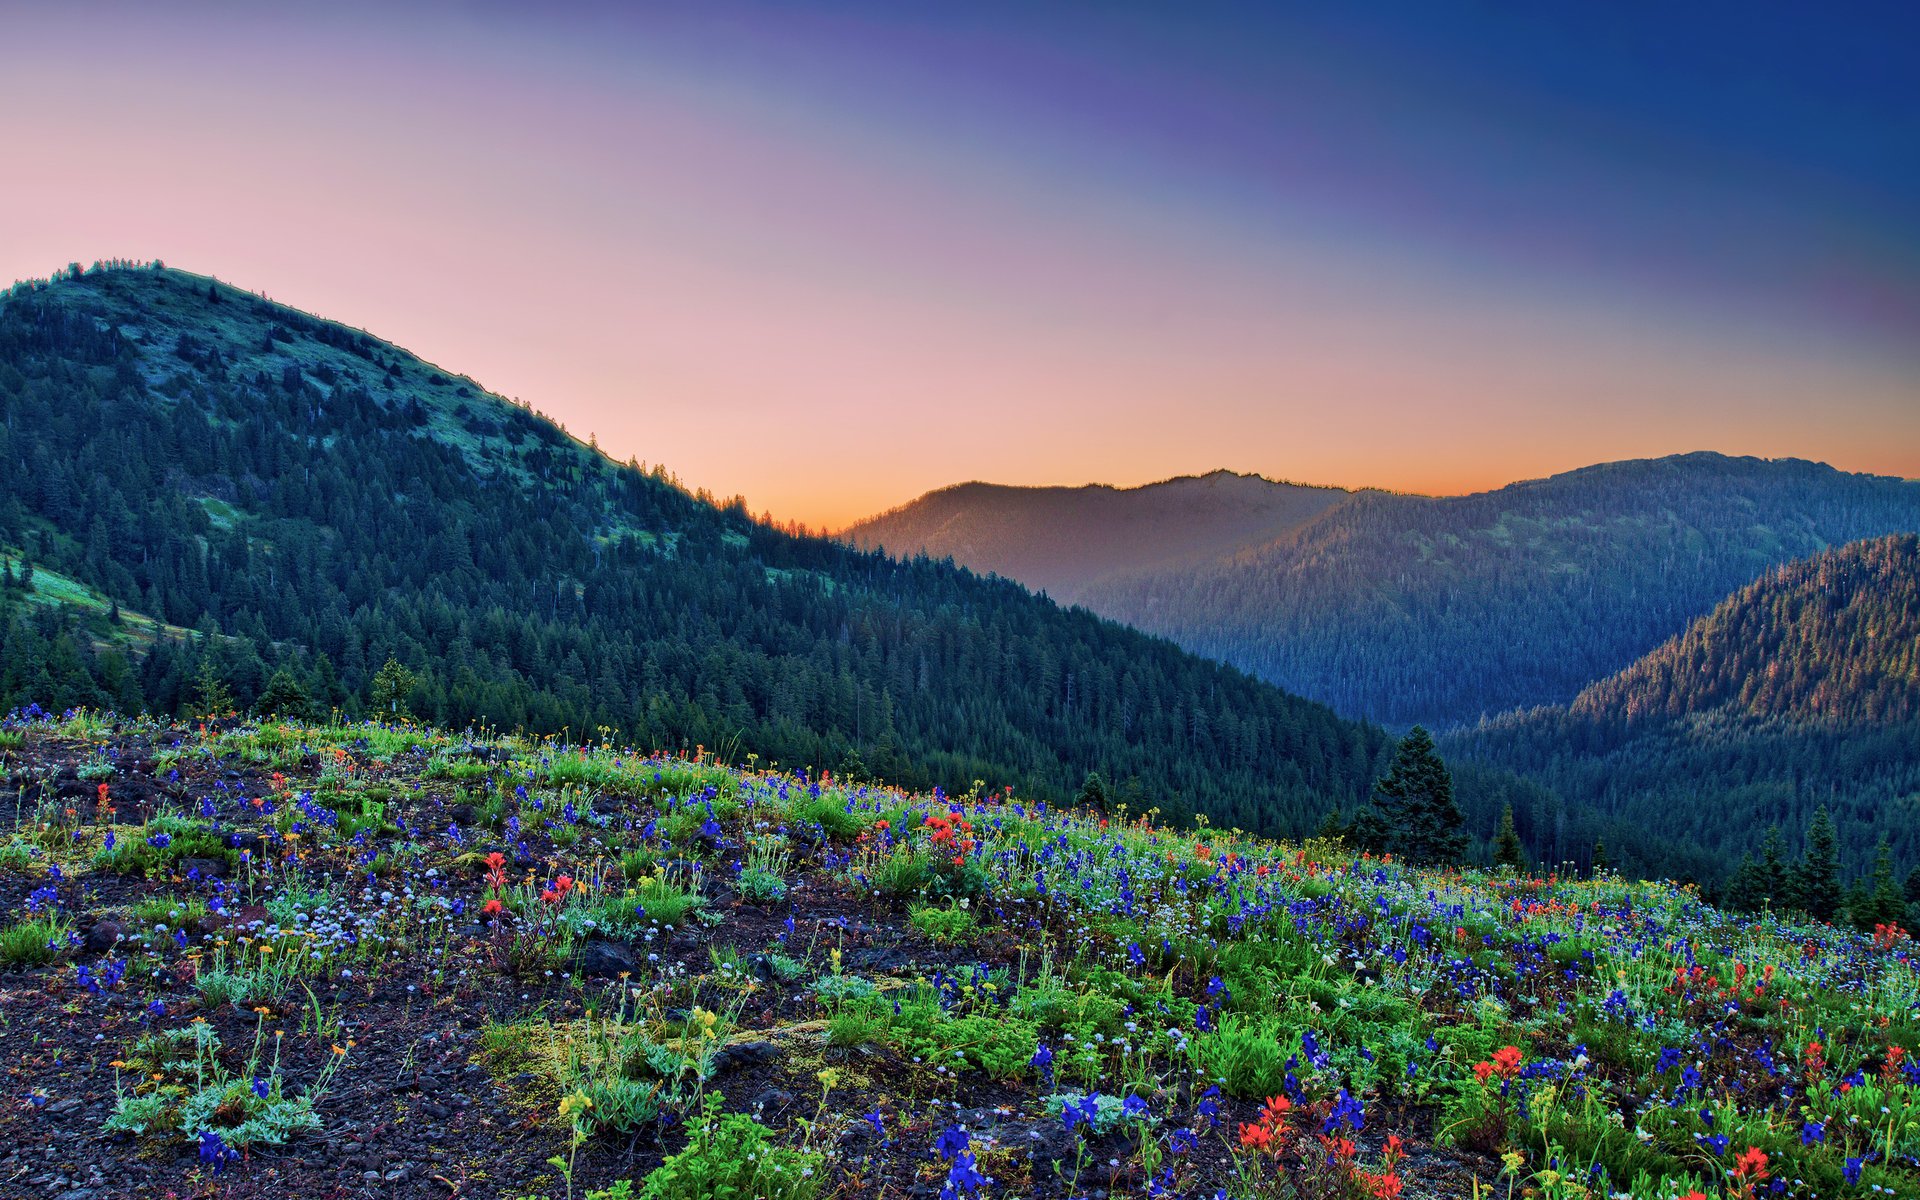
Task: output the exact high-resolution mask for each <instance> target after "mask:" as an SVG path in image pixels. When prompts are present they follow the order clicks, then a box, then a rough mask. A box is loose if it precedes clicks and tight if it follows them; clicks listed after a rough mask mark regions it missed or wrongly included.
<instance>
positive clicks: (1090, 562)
mask: <svg viewBox="0 0 1920 1200" xmlns="http://www.w3.org/2000/svg"><path fill="white" fill-rule="evenodd" d="M1352 495H1353V493H1351V492H1349V491H1347V490H1346V489H1344V488H1330V487H1310V486H1307V485H1304V484H1297V483H1279V482H1275V481H1274V480H1271V479H1265V478H1262V477H1261V476H1258V475H1238V474H1235V473H1234V472H1232V471H1215V472H1213V473H1212V474H1209V475H1198V476H1194V475H1186V476H1181V477H1179V478H1177V479H1168V480H1165V481H1163V482H1160V483H1152V484H1147V485H1146V486H1144V487H1135V488H1116V487H1108V486H1107V485H1105V484H1088V485H1086V486H1085V487H1006V486H1002V485H1000V484H992V483H961V484H955V485H954V486H953V487H949V488H941V489H940V490H939V491H937V492H928V493H927V494H926V495H925V496H922V497H921V498H920V499H918V500H916V501H914V502H913V503H911V504H907V505H903V506H902V507H900V508H896V509H894V510H893V511H891V512H886V513H882V514H880V515H879V516H877V517H872V518H869V519H868V520H865V521H862V522H860V523H859V524H857V525H854V526H852V527H851V528H849V529H847V530H846V531H845V533H844V534H843V535H842V536H844V537H845V538H846V539H847V540H848V541H851V542H852V543H853V544H854V545H856V546H859V547H860V548H861V549H863V550H875V549H882V548H885V549H893V550H897V551H898V552H900V553H909V554H912V553H921V554H927V555H930V556H932V557H934V558H951V559H953V560H954V561H955V562H957V563H959V564H961V565H963V566H965V567H968V568H970V569H972V570H974V571H977V572H980V573H981V574H992V575H999V576H1002V577H1004V578H1007V579H1014V580H1018V581H1019V582H1021V583H1024V584H1026V585H1027V586H1028V587H1030V588H1032V589H1034V590H1035V591H1041V592H1045V593H1047V595H1049V596H1051V597H1052V598H1053V599H1054V600H1056V601H1058V602H1060V603H1061V604H1076V603H1079V602H1080V601H1081V600H1082V599H1083V598H1084V597H1085V596H1087V595H1088V594H1089V593H1090V592H1092V591H1094V590H1095V589H1097V588H1099V587H1100V586H1101V585H1103V584H1105V583H1107V582H1108V581H1109V580H1111V579H1112V578H1113V577H1115V576H1118V575H1124V574H1128V573H1133V572H1140V571H1149V570H1150V571H1154V572H1168V571H1175V570H1178V569H1180V568H1183V567H1192V566H1196V565H1198V564H1200V563H1204V562H1207V561H1209V560H1211V559H1215V558H1220V557H1223V556H1227V555H1231V554H1233V553H1235V552H1236V551H1239V550H1241V549H1244V548H1245V547H1247V546H1255V545H1261V544H1264V543H1267V542H1270V541H1273V540H1274V539H1276V538H1280V537H1283V536H1285V535H1286V534H1288V533H1291V532H1292V531H1293V530H1295V529H1298V528H1299V527H1300V526H1301V525H1302V524H1303V523H1305V522H1306V521H1308V520H1310V519H1311V518H1313V517H1316V516H1319V515H1320V514H1321V513H1323V512H1325V511H1326V510H1327V509H1329V508H1331V507H1333V506H1334V505H1335V504H1338V503H1340V502H1342V501H1344V500H1347V499H1348V498H1350V497H1351V496H1352Z"/></svg>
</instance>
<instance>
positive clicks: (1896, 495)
mask: <svg viewBox="0 0 1920 1200" xmlns="http://www.w3.org/2000/svg"><path fill="white" fill-rule="evenodd" d="M1208 478H1214V477H1211V476H1209V477H1208ZM1269 486H1275V487H1278V486H1285V485H1269ZM1083 490H1084V489H1083ZM1002 491H1003V492H1006V491H1018V492H1020V493H1021V494H1022V495H1023V496H1024V497H1026V498H1028V499H1031V497H1032V493H1033V492H1035V491H1037V489H1018V490H1015V489H1003V490H1002ZM982 494H984V493H982V492H979V491H966V490H962V489H954V490H950V491H949V492H948V493H935V496H943V497H945V500H943V501H942V502H941V503H940V504H937V505H936V504H933V503H931V501H932V500H933V497H929V498H928V500H927V501H923V502H921V504H920V505H915V506H909V511H910V512H912V511H913V510H916V509H918V510H920V512H921V513H922V514H924V515H916V516H915V518H914V520H912V521H895V520H892V519H885V520H882V521H880V522H876V523H874V525H872V526H863V527H860V532H859V534H858V536H860V537H862V538H865V539H867V540H868V541H869V543H871V542H874V541H878V542H882V543H884V544H886V545H887V546H888V548H889V549H892V550H895V551H897V552H903V553H904V552H911V551H917V550H922V549H924V550H927V551H928V552H930V553H935V554H944V553H951V554H953V555H954V557H955V559H956V561H958V562H960V563H962V564H963V565H968V566H973V567H975V568H977V569H989V570H995V571H1001V572H1002V573H1007V574H1011V575H1012V576H1013V577H1014V578H1016V579H1020V580H1021V581H1022V582H1025V583H1028V584H1030V585H1036V586H1046V583H1045V582H1044V581H1045V580H1046V579H1047V578H1048V577H1047V576H1044V575H1043V574H1042V572H1041V570H1040V568H1038V567H1037V566H1035V565H1034V564H1033V563H1032V562H1031V561H1030V557H1016V556H1015V555H1013V554H1011V553H1010V552H1007V551H1005V550H1000V549H997V547H1002V546H1018V547H1021V548H1022V551H1023V554H1024V552H1025V549H1026V548H1027V547H1039V546H1044V545H1049V544H1052V543H1051V542H1050V541H1049V540H1048V536H1047V535H1046V533H1045V532H1044V528H1045V526H1046V525H1047V524H1048V523H1049V520H1050V518H1049V517H1048V516H1047V515H1046V513H1045V509H1044V507H1043V506H1042V505H1040V504H1038V503H1028V504H1025V505H1023V506H1020V507H1018V508H1017V509H1016V510H1015V511H1014V512H1013V513H1012V515H1008V510H1007V508H1006V506H1005V505H1003V504H998V503H996V504H995V505H994V506H992V507H991V509H990V510H989V511H988V512H987V513H986V514H985V515H976V514H975V513H973V512H971V511H968V510H967V508H966V506H965V501H967V500H968V498H969V497H971V496H977V495H982ZM1123 494H1124V493H1123ZM1314 498H1315V499H1316V500H1326V499H1328V497H1327V496H1326V495H1325V494H1324V493H1323V494H1317V495H1316V496H1315V497H1314ZM876 526H878V527H884V528H890V529H897V530H898V531H899V532H898V533H894V534H888V535H884V536H882V535H876V534H873V533H872V532H871V530H872V529H873V528H874V527H876ZM981 528H991V529H992V530H994V537H993V539H991V541H989V540H987V539H984V538H976V539H975V540H973V541H968V540H967V539H966V538H960V537H946V536H945V535H944V534H942V535H941V537H938V538H936V537H935V536H934V531H944V530H948V529H954V530H962V531H969V532H970V531H973V530H976V529H981ZM1238 528H1245V526H1241V527H1238ZM1914 530H1920V482H1912V481H1907V480H1900V479H1892V478H1885V477H1879V476H1870V475H1856V474H1848V473H1846V472H1842V471H1837V470H1835V469H1833V468H1832V467H1829V466H1825V465H1823V464H1819V463H1811V462H1804V461H1800V460H1797V459H1782V460H1772V461H1769V460H1763V459H1757V458H1730V457H1727V456H1725V455H1720V454H1710V453H1699V454H1685V455H1677V456H1674V457H1670V458H1660V459H1647V460H1637V461H1630V462H1618V463H1607V464H1602V465H1600V466H1594V467H1588V468H1585V469H1582V470H1578V471H1571V472H1567V473H1565V474H1561V475H1555V476H1552V477H1551V478H1547V479H1537V480H1529V481H1526V482H1523V483H1516V484H1513V485H1511V486H1508V487H1503V488H1500V489H1498V490H1495V491H1490V492H1483V493H1479V494H1476V495H1470V496H1449V497H1434V496H1415V495H1403V494H1396V493H1390V492H1379V491H1362V492H1356V493H1351V494H1348V495H1344V496H1342V495H1341V494H1339V493H1333V494H1332V496H1331V500H1330V502H1327V503H1325V504H1324V506H1323V507H1321V508H1320V510H1319V511H1318V512H1317V513H1309V514H1306V515H1305V518H1304V519H1303V520H1299V521H1297V522H1295V523H1293V524H1292V525H1291V526H1290V527H1289V528H1286V529H1284V530H1282V531H1281V532H1279V533H1278V534H1276V535H1275V536H1272V537H1270V538H1267V539H1266V540H1264V541H1258V542H1253V541H1249V542H1248V543H1246V544H1243V545H1241V546H1239V547H1237V548H1229V549H1225V550H1221V549H1220V546H1221V544H1222V543H1223V542H1225V541H1227V540H1228V539H1229V538H1230V537H1231V536H1232V534H1233V533H1234V532H1235V529H1233V528H1228V527H1224V526H1222V525H1209V526H1207V527H1205V528H1204V529H1203V530H1202V531H1201V532H1200V533H1199V534H1197V535H1196V536H1195V538H1194V539H1193V543H1192V545H1193V549H1194V551H1195V554H1196V555H1197V556H1199V557H1200V561H1197V562H1196V561H1193V560H1192V559H1191V558H1190V559H1188V560H1185V561H1176V560H1174V559H1173V558H1172V557H1171V556H1172V554H1173V553H1175V551H1173V550H1170V549H1169V546H1170V545H1171V546H1175V547H1177V545H1178V541H1179V539H1178V536H1177V534H1176V535H1175V536H1173V537H1162V538H1157V539H1154V540H1152V541H1151V543H1147V542H1145V541H1144V540H1143V544H1142V546H1141V549H1140V550H1139V552H1138V553H1137V554H1136V555H1135V556H1134V557H1133V558H1132V560H1131V561H1130V562H1121V561H1118V560H1119V558H1121V557H1124V555H1125V553H1126V552H1127V550H1128V548H1129V545H1130V542H1129V539H1128V537H1127V536H1126V534H1125V532H1124V531H1120V530H1118V528H1117V527H1116V532H1115V533H1114V535H1113V536H1111V537H1109V538H1106V539H1105V540H1104V541H1101V542H1100V544H1102V545H1111V546H1114V547H1116V548H1117V549H1118V551H1119V554H1118V555H1116V556H1111V557H1109V556H1102V557H1101V559H1100V567H1101V570H1102V574H1101V575H1100V576H1099V577H1097V578H1092V579H1089V580H1087V582H1085V583H1084V584H1083V585H1081V586H1079V587H1077V588H1076V589H1075V590H1074V591H1073V592H1072V599H1073V600H1074V601H1075V602H1077V603H1080V604H1083V605H1085V606H1086V607H1087V608H1090V609H1092V610H1093V611H1094V612H1097V613H1100V614H1101V615H1103V616H1108V617H1112V618H1113V619H1115V620H1118V621H1123V622H1125V623H1127V624H1130V625H1133V626H1135V627H1136V628H1140V629H1144V630H1147V631H1149V632H1153V633H1159V634H1163V635H1165V636H1167V637H1169V638H1172V639H1173V640H1174V641H1175V642H1178V643H1179V644H1180V645H1182V646H1185V647H1186V648H1188V649H1190V650H1193V651H1196V652H1198V653H1201V654H1205V655H1207V656H1209V657H1213V658H1218V659H1221V660H1223V661H1225V662H1229V663H1232V664H1234V665H1236V666H1240V667H1243V668H1245V669H1246V670H1248V671H1251V672H1253V673H1254V674H1256V675H1258V676H1260V677H1262V678H1264V679H1267V680H1269V681H1271V682H1274V683H1277V684H1279V685H1280V686H1282V687H1284V688H1286V689H1288V690H1289V691H1293V692H1297V693H1299V694H1301V695H1305V696H1308V697H1310V698H1312V699H1316V700H1320V701H1323V702H1325V703H1327V704H1329V705H1331V706H1333V707H1334V708H1335V709H1336V710H1338V711H1341V712H1343V713H1346V714H1349V715H1352V716H1356V717H1364V718H1367V719H1371V720H1378V721H1382V722H1386V723H1389V724H1395V725H1402V724H1411V723H1414V722H1424V723H1426V724H1428V725H1430V726H1434V727H1438V728H1447V727H1457V726H1463V725H1471V724H1473V723H1474V722H1476V721H1478V720H1479V719H1480V718H1481V717H1483V716H1487V715H1491V714H1495V713H1499V712H1504V711H1507V710H1509V709H1515V708H1529V707H1534V706H1538V705H1542V704H1564V703H1568V702H1570V701H1571V700H1572V699H1573V698H1574V696H1576V695H1577V694H1578V693H1579V692H1580V690H1581V689H1582V688H1584V687H1586V686H1587V685H1588V684H1590V683H1593V682H1594V681H1595V680H1598V679H1601V678H1603V677H1605V676H1608V675H1611V674H1613V673H1614V672H1616V671H1619V670H1621V669H1622V668H1624V667H1626V666H1627V665H1628V664H1629V663H1632V662H1633V661H1634V660H1635V659H1637V658H1639V657H1640V656H1641V655H1643V654H1646V653H1647V652H1648V651H1650V650H1652V649H1653V648H1654V647H1655V646H1658V645H1659V644H1660V643H1662V642H1663V641H1665V640H1666V639H1668V638H1670V637H1672V636H1673V635H1675V634H1676V633H1678V632H1680V630H1682V629H1683V628H1685V627H1686V625H1687V623H1688V622H1689V621H1691V620H1693V619H1694V618H1695V617H1698V616H1700V615H1701V614H1703V613H1705V612H1706V611H1707V610H1708V609H1709V608H1711V607H1712V606H1713V605H1714V604H1715V603H1717V602H1718V601H1720V600H1721V599H1723V598H1725V597H1726V596H1727V595H1728V594H1729V593H1731V592H1732V591H1734V589H1736V588H1739V587H1741V586H1743V585H1745V584H1747V583H1750V582H1752V581H1754V580H1755V579H1758V578H1759V577H1760V576H1761V575H1763V574H1764V573H1765V572H1766V571H1767V570H1768V569H1769V568H1771V567H1774V566H1777V565H1779V564H1781V563H1784V562H1789V561H1792V560H1794V559H1798V558H1805V557H1807V556H1810V555H1813V554H1817V553H1819V552H1820V551H1822V550H1824V549H1826V548H1828V547H1830V546H1835V545H1839V544H1842V543H1846V542H1850V541H1854V540H1857V539H1860V538H1867V537H1877V536H1880V535H1883V534H1888V533H1899V532H1911V531H1914ZM1074 538H1075V539H1076V540H1077V541H1079V542H1083V543H1086V542H1094V541H1096V538H1095V537H1094V536H1093V535H1091V534H1089V533H1088V532H1086V531H1085V530H1084V529H1075V531H1074ZM1065 570H1066V571H1067V572H1068V574H1070V575H1072V576H1073V577H1075V578H1079V577H1080V568H1079V566H1078V565H1077V563H1076V565H1074V566H1073V567H1069V568H1065Z"/></svg>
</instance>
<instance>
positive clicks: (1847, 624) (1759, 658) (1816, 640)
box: [1571, 534, 1920, 725]
mask: <svg viewBox="0 0 1920 1200" xmlns="http://www.w3.org/2000/svg"><path fill="white" fill-rule="evenodd" d="M1571 708H1572V715H1573V716H1574V717H1576V718H1581V719H1585V720H1590V721H1607V722H1613V723H1622V722H1624V723H1626V724H1628V725H1632V724H1635V723H1638V722H1641V721H1649V720H1660V719H1677V718H1683V717H1688V716H1696V715H1701V714H1704V713H1708V712H1725V713H1727V714H1728V715H1731V716H1740V717H1752V718H1756V719H1767V718H1780V719H1783V720H1786V721H1791V722H1795V723H1800V724H1844V725H1892V724H1898V723H1901V722H1904V721H1910V720H1913V719H1915V718H1916V717H1920V536H1916V535H1914V534H1894V535H1892V536H1889V537H1884V538H1874V539H1872V540H1869V541H1861V542H1853V543H1850V544H1849V545H1846V546H1842V547H1839V548H1837V549H1834V550H1829V551H1826V552H1824V553H1821V554H1816V555H1814V556H1813V557H1812V558H1809V559H1803V560H1801V561H1799V562H1792V563H1788V564H1786V565H1785V566H1780V567H1776V568H1774V569H1773V570H1771V571H1769V572H1768V573H1767V575H1766V577H1765V578H1764V579H1761V580H1759V581H1758V582H1755V583H1750V584H1748V585H1747V586H1746V587H1744V588H1741V589H1740V590H1739V591H1738V592H1735V593H1734V594H1733V595H1732V596H1730V597H1728V598H1727V599H1726V600H1723V601H1721V602H1720V603H1719V604H1718V605H1716V606H1715V607H1714V609H1713V611H1712V612H1710V613H1708V614H1707V615H1706V616H1704V617H1702V618H1700V619H1699V620H1698V621H1695V622H1694V623H1693V624H1692V625H1689V626H1688V627H1687V630H1686V632H1685V633H1682V634H1681V635H1680V636H1678V637H1676V638H1674V639H1672V640H1671V641H1669V642H1667V643H1666V644H1664V645H1662V646H1661V647H1659V648H1658V649H1657V650H1655V651H1653V653H1651V654H1649V655H1647V656H1646V657H1645V658H1642V659H1640V660H1639V661H1638V662H1636V663H1634V664H1633V665H1632V666H1630V667H1628V668H1627V669H1626V670H1624V671H1622V672H1620V673H1619V674H1617V675H1614V676H1612V677H1611V678H1608V679H1604V680H1601V681H1600V682H1599V683H1596V684H1594V685H1592V686H1591V687H1589V688H1587V689H1586V690H1585V691H1583V692H1581V693H1580V695H1579V697H1578V698H1576V699H1575V700H1574V702H1573V704H1572V706H1571Z"/></svg>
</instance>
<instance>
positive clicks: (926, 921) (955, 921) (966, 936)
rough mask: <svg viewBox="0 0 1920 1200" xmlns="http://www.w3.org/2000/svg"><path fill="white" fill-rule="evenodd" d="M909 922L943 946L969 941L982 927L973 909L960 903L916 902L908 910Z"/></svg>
mask: <svg viewBox="0 0 1920 1200" xmlns="http://www.w3.org/2000/svg"><path fill="white" fill-rule="evenodd" d="M907 923H908V924H909V925H912V926H913V927H914V928H915V929H918V930H919V931H920V932H921V933H924V934H926V935H927V937H928V938H929V939H931V940H932V941H934V942H936V943H938V944H939V945H942V946H953V945H957V944H959V943H961V942H965V941H968V940H970V939H971V938H972V937H973V935H974V934H975V933H977V932H978V931H979V928H980V922H979V919H978V918H977V917H976V916H975V915H974V912H973V910H972V909H971V908H963V907H960V906H958V905H947V906H944V907H940V906H935V905H932V904H916V905H914V906H913V907H912V908H911V909H909V910H908V912H907Z"/></svg>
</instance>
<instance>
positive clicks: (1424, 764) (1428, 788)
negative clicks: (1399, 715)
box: [1373, 725, 1467, 863]
mask: <svg viewBox="0 0 1920 1200" xmlns="http://www.w3.org/2000/svg"><path fill="white" fill-rule="evenodd" d="M1373 802H1374V806H1375V808H1376V809H1377V810H1378V811H1379V815H1380V819H1381V820H1382V821H1383V822H1384V823H1385V826H1386V833H1387V839H1386V840H1387V848H1388V849H1390V850H1392V851H1393V852H1394V853H1396V854H1398V855H1399V856H1400V857H1402V858H1404V859H1406V860H1407V861H1409V862H1414V863H1457V862H1459V861H1460V858H1461V855H1462V854H1464V853H1465V852H1466V848H1467V834H1466V829H1465V826H1466V823H1467V819H1466V817H1465V816H1463V815H1462V814H1461V812H1460V806H1459V805H1458V804H1456V803H1455V802H1454V799H1453V776H1452V775H1451V774H1449V773H1448V771H1447V764H1446V763H1444V762H1441V761H1440V756H1439V755H1438V754H1436V753H1434V749H1433V735H1431V734H1429V733H1428V732H1427V731H1426V730H1425V729H1424V728H1422V727H1421V726H1419V725H1415V726H1414V727H1413V728H1412V729H1411V730H1409V731H1408V732H1407V736H1406V737H1404V738H1402V739H1400V747H1399V749H1398V750H1396V751H1395V752H1394V756H1393V766H1392V767H1391V768H1390V769H1389V770H1388V771H1387V774H1386V777H1385V778H1383V779H1381V780H1380V781H1379V782H1378V783H1375V784H1374V785H1373Z"/></svg>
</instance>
